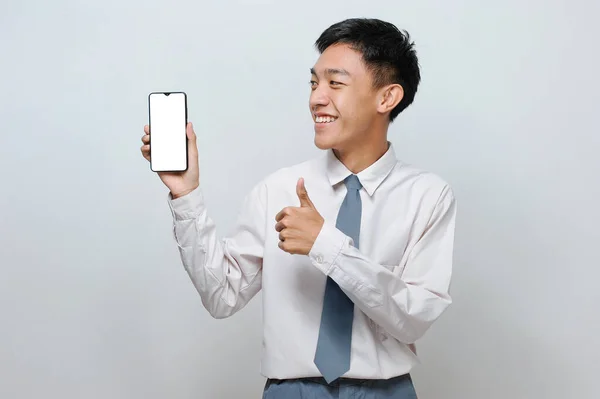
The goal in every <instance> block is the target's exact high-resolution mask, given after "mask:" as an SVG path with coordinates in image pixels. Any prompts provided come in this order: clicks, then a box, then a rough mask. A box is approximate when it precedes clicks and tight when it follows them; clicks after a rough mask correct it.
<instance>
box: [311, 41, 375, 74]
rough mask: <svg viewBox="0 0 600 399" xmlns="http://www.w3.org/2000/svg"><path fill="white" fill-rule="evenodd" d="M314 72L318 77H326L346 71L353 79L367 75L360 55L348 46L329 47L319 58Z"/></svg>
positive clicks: (336, 45)
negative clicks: (336, 72)
mask: <svg viewBox="0 0 600 399" xmlns="http://www.w3.org/2000/svg"><path fill="white" fill-rule="evenodd" d="M313 70H314V71H315V73H316V74H317V75H318V76H325V75H327V74H331V72H334V71H346V72H348V74H349V75H350V77H351V78H352V77H361V76H364V75H365V74H366V73H367V70H366V68H365V65H364V63H363V60H362V58H361V55H360V53H359V52H358V51H356V50H353V49H352V48H350V46H349V45H347V44H335V45H333V46H329V47H328V48H327V49H326V50H325V51H324V52H323V54H321V55H320V56H319V58H318V60H317V62H316V63H315V66H314V67H313Z"/></svg>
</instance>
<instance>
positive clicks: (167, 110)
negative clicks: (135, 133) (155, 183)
mask: <svg viewBox="0 0 600 399" xmlns="http://www.w3.org/2000/svg"><path fill="white" fill-rule="evenodd" d="M148 107H149V118H150V121H149V124H148V125H146V126H144V136H142V143H143V145H142V147H141V151H142V155H143V156H144V158H145V159H146V160H148V161H149V162H150V168H151V170H152V171H154V172H157V174H158V176H159V177H160V179H161V180H162V181H163V183H164V184H165V185H166V186H167V187H168V188H169V190H170V191H171V194H172V196H173V198H178V197H181V196H183V195H185V194H187V193H189V192H191V191H193V190H194V189H195V188H196V187H198V185H199V171H198V147H197V144H196V134H195V132H194V129H193V126H192V124H191V123H189V122H188V121H187V96H186V94H185V93H183V92H171V93H156V92H154V93H150V95H149V96H148Z"/></svg>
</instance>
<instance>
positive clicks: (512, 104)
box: [0, 0, 600, 399]
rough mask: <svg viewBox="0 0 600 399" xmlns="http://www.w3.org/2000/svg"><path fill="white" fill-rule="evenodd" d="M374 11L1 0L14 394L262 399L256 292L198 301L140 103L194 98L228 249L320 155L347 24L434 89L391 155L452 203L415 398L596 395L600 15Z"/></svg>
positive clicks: (405, 121) (576, 5)
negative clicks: (255, 192)
mask: <svg viewBox="0 0 600 399" xmlns="http://www.w3.org/2000/svg"><path fill="white" fill-rule="evenodd" d="M361 3H362V1H361V2H351V3H348V2H342V1H335V2H333V1H330V2H323V1H319V2H307V1H303V2H298V3H294V4H282V2H275V1H240V2H231V1H228V2H221V3H219V4H218V5H217V2H210V3H209V2H199V1H174V2H170V4H168V5H167V2H158V1H139V0H138V1H122V0H121V1H115V0H103V1H87V2H79V1H75V0H70V1H69V0H58V1H54V2H42V1H39V0H38V1H29V2H18V1H12V2H6V1H5V2H3V3H2V7H1V8H2V10H1V12H0V33H1V35H0V44H1V54H2V56H1V59H2V61H1V62H0V74H1V82H2V84H1V89H2V90H1V95H0V112H1V117H0V151H1V156H0V169H1V170H2V185H1V196H0V201H1V202H0V212H1V213H0V215H1V224H0V226H1V230H0V233H1V236H0V238H1V247H0V262H1V269H0V316H1V321H0V323H1V324H0V397H2V398H7V399H12V398H39V397H43V398H63V399H66V398H86V399H93V398H103V399H104V398H112V399H117V398H127V399H129V398H144V399H150V398H157V399H158V398H161V399H162V398H218V399H220V398H258V397H260V393H261V391H262V386H263V384H264V379H263V378H262V377H261V376H260V375H259V374H258V367H259V349H260V347H261V321H260V317H261V308H260V300H261V298H260V296H258V297H257V298H255V299H254V300H253V301H252V303H251V304H250V305H249V306H248V307H247V308H245V309H244V310H243V311H242V312H240V313H238V314H237V315H235V317H233V318H231V319H227V320H213V319H211V318H210V316H209V315H208V314H207V313H206V312H205V311H204V309H203V308H202V305H201V302H200V299H199V297H198V296H197V294H196V292H195V290H194V288H193V286H192V284H191V283H190V281H189V280H188V277H187V275H186V273H185V271H184V269H183V267H182V266H181V264H180V261H179V257H178V253H177V249H176V246H175V244H174V242H173V239H172V235H171V215H170V212H169V209H168V207H167V203H166V195H167V191H166V189H165V187H164V186H163V185H162V184H161V183H160V181H159V180H158V178H157V177H156V176H155V175H154V174H153V173H152V172H150V170H149V165H148V163H147V162H146V161H145V160H144V159H143V158H142V156H141V154H140V152H139V146H140V145H141V142H140V137H141V135H142V134H143V130H142V128H143V126H144V124H145V123H147V117H148V115H147V102H146V101H147V98H146V96H147V94H148V93H149V92H151V91H155V90H185V91H186V92H187V93H188V96H189V111H190V112H189V115H190V119H191V120H192V121H193V122H194V123H195V126H196V131H197V133H198V135H199V138H198V143H199V146H200V168H201V184H202V188H203V190H204V192H205V193H206V198H207V202H208V207H209V210H210V215H211V216H212V217H213V218H214V219H215V221H216V222H217V223H218V226H219V227H220V232H221V234H225V233H226V232H227V231H228V230H229V229H230V228H231V227H232V224H233V222H234V220H235V218H236V215H237V210H238V207H239V205H240V202H241V199H242V197H243V195H245V193H246V192H247V191H248V190H249V189H250V188H251V186H252V185H253V184H254V183H255V182H256V181H258V180H259V179H260V178H262V177H263V176H264V175H266V174H267V173H270V172H272V171H274V170H275V169H277V168H280V167H283V166H286V165H289V164H292V163H296V162H300V161H302V160H305V159H307V158H308V157H312V156H315V155H317V154H318V150H317V149H316V148H315V147H314V146H313V141H312V140H313V131H312V123H311V120H310V117H309V113H308V105H307V104H308V95H309V90H310V89H309V86H308V80H309V78H310V76H309V68H310V67H311V66H312V65H313V62H314V61H315V60H316V58H317V54H316V52H315V51H314V49H313V47H312V44H313V42H314V40H315V39H316V38H317V37H318V35H319V34H320V33H321V31H322V30H323V29H325V28H326V27H328V26H329V25H330V24H331V23H334V22H337V21H339V20H341V19H344V18H346V17H354V16H368V17H380V18H383V19H387V20H389V21H391V22H394V23H396V24H397V25H398V26H400V27H402V28H406V29H408V30H409V32H410V33H411V34H412V35H413V38H414V40H415V41H416V44H417V48H418V52H419V56H420V61H421V65H422V73H423V83H422V86H421V89H420V91H419V93H418V95H417V98H416V103H415V104H414V105H413V106H412V107H411V108H409V110H407V111H406V113H405V114H403V115H402V116H401V117H400V118H399V119H398V121H397V122H396V123H394V125H393V126H392V128H391V131H390V139H391V141H392V142H393V143H394V144H395V145H396V148H397V150H398V154H399V156H400V157H401V158H402V159H404V160H406V161H408V162H412V163H415V164H417V165H419V166H421V167H424V168H427V169H430V170H432V171H434V172H437V173H439V174H440V175H442V176H443V177H444V178H446V179H447V180H448V181H449V182H450V183H451V184H452V185H453V187H454V189H455V191H456V194H457V196H458V199H459V201H460V206H459V219H458V225H457V235H456V265H455V274H454V282H453V286H452V293H453V296H454V300H455V303H454V304H453V306H452V307H451V308H450V309H449V310H448V312H447V313H446V314H444V316H443V317H442V318H441V319H440V321H439V322H438V323H437V324H436V325H434V327H433V328H432V330H430V332H429V333H428V334H427V335H426V337H425V338H424V339H423V340H422V341H420V345H419V350H420V354H421V357H422V360H423V364H422V365H421V366H419V367H418V368H417V369H416V370H415V372H414V378H415V384H416V386H417V389H418V392H419V394H420V397H421V398H425V399H442V398H443V399H496V398H498V399H505V398H511V399H517V398H519V399H520V398H528V399H529V398H544V399H559V398H561V399H562V398H578V399H595V398H598V397H600V388H599V387H598V376H597V374H598V358H599V357H600V344H599V343H598V339H599V338H598V337H599V336H600V334H599V333H600V328H599V315H600V312H599V311H598V301H599V300H600V296H599V294H598V281H597V280H598V278H599V277H600V272H599V271H598V268H599V267H600V257H599V255H598V247H599V245H600V237H599V234H598V227H597V226H598V221H599V216H600V211H599V209H600V208H599V206H598V203H599V189H598V181H599V179H598V173H599V171H600V162H599V161H598V157H597V154H598V150H599V148H600V139H599V134H598V133H599V132H598V128H597V118H598V117H597V115H598V106H599V102H600V101H599V94H598V93H599V89H600V87H599V86H600V85H599V78H598V71H599V69H600V68H599V66H600V65H599V58H600V57H599V56H598V45H597V43H596V40H597V38H598V37H600V28H598V25H597V21H598V11H599V6H598V2H596V1H566V0H565V1H531V0H530V1H527V2H522V1H517V0H504V1H501V2H498V1H496V2H483V1H476V0H472V1H444V2H443V1H419V2H416V1H413V2H408V1H396V0H394V1H392V0H387V1H379V2H372V1H369V2H367V3H363V4H361Z"/></svg>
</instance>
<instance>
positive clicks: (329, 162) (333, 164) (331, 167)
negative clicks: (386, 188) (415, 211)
mask: <svg viewBox="0 0 600 399" xmlns="http://www.w3.org/2000/svg"><path fill="white" fill-rule="evenodd" d="M388 145H389V146H388V150H387V151H386V152H385V154H383V156H382V157H381V158H379V159H378V160H377V161H375V163H373V164H372V165H370V166H369V167H368V168H366V169H365V170H363V171H361V172H359V173H358V174H357V176H358V180H360V183H361V184H362V186H363V187H364V189H365V190H366V191H367V193H368V194H369V195H371V196H372V195H373V193H375V190H377V188H378V187H379V185H380V184H381V183H382V182H383V180H384V179H385V178H386V177H387V175H388V174H389V173H390V172H391V171H392V169H393V168H394V166H395V165H396V163H397V161H398V159H397V157H396V152H395V150H394V146H393V144H392V143H391V142H389V141H388ZM325 162H326V171H327V178H328V179H329V183H331V185H332V186H334V185H336V184H338V183H340V182H342V181H343V180H344V179H345V178H346V177H348V176H350V175H351V174H352V172H351V171H350V170H348V168H346V166H345V165H344V164H343V163H342V162H340V160H339V159H338V158H337V157H336V156H335V154H334V152H333V150H331V149H330V150H327V153H326V156H325Z"/></svg>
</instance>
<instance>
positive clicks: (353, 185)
mask: <svg viewBox="0 0 600 399" xmlns="http://www.w3.org/2000/svg"><path fill="white" fill-rule="evenodd" d="M344 183H345V184H346V187H347V188H348V190H360V189H361V188H362V184H360V180H358V176H356V175H350V176H348V177H346V179H345V180H344Z"/></svg>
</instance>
